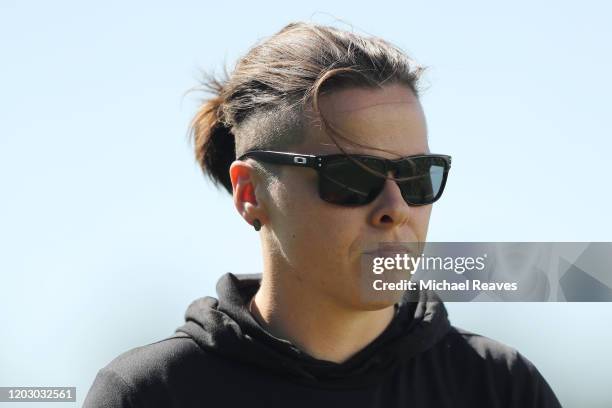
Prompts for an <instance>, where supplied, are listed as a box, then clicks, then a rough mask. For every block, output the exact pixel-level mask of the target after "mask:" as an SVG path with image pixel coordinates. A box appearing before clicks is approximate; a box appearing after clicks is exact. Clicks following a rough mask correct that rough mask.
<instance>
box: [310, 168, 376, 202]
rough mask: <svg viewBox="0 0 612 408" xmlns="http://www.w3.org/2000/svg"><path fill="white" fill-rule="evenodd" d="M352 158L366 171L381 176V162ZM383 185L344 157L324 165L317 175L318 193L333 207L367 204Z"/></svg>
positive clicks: (373, 175)
mask: <svg viewBox="0 0 612 408" xmlns="http://www.w3.org/2000/svg"><path fill="white" fill-rule="evenodd" d="M354 158H355V159H357V160H359V161H360V162H361V163H363V164H364V165H366V166H368V167H369V168H371V169H373V170H375V171H378V172H381V173H384V162H382V161H379V160H375V159H374V160H372V159H367V158H358V157H354ZM383 186H384V179H383V178H381V177H379V176H376V175H375V174H372V173H370V172H368V171H367V170H365V169H363V168H362V167H360V166H359V165H357V164H356V163H354V162H353V161H351V160H350V159H348V158H346V157H340V158H338V159H337V160H333V161H330V162H329V163H326V164H325V166H324V167H323V168H322V169H321V171H320V173H319V194H320V196H321V198H322V199H323V200H325V201H328V202H330V203H334V204H341V205H364V204H368V203H369V202H371V201H372V200H374V199H375V198H376V196H377V195H378V194H379V193H380V190H381V189H382V188H383Z"/></svg>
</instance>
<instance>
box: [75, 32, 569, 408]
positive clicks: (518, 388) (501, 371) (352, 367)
mask: <svg viewBox="0 0 612 408" xmlns="http://www.w3.org/2000/svg"><path fill="white" fill-rule="evenodd" d="M421 71H422V68H420V67H418V66H417V65H416V64H415V63H414V62H413V61H412V60H410V59H409V58H408V57H407V56H406V55H405V54H404V53H403V52H402V51H401V50H399V49H398V48H397V47H395V46H393V45H391V44H390V43H388V42H386V41H384V40H382V39H379V38H371V37H370V38H365V37H362V36H359V35H356V34H354V33H350V32H346V31H342V30H339V29H336V28H332V27H327V26H320V25H315V24H310V23H292V24H289V25H287V26H286V27H284V28H283V29H282V30H281V31H279V32H278V33H276V34H275V35H274V36H272V37H271V38H268V39H267V40H266V41H263V42H261V43H260V44H258V45H256V46H255V47H253V48H252V49H251V50H250V51H249V52H248V54H247V55H246V56H244V57H243V58H242V59H240V61H239V62H238V64H237V65H236V67H235V69H234V71H233V72H232V74H231V75H228V74H227V73H226V78H225V79H224V80H222V81H218V80H216V79H214V78H208V79H207V80H206V81H205V82H204V85H205V87H206V89H208V90H209V91H211V92H212V93H213V98H211V99H209V100H207V101H205V103H203V105H202V106H201V108H200V110H199V112H198V113H197V115H196V117H195V118H194V121H193V135H194V142H195V152H196V157H197V160H198V162H199V163H200V165H201V166H202V168H203V170H204V171H205V173H206V174H207V175H208V176H210V178H211V179H212V181H213V182H215V183H216V184H217V185H219V186H222V187H223V188H225V189H226V190H227V191H228V192H229V193H230V194H231V195H232V197H233V202H234V205H235V207H236V209H237V211H238V213H239V214H240V216H242V217H243V218H244V220H245V222H247V223H249V224H251V225H253V227H254V229H255V230H256V231H258V233H259V236H260V238H261V244H262V256H263V265H264V270H263V273H262V274H261V275H234V274H226V275H225V276H223V277H222V278H221V279H220V280H219V283H218V285H217V292H218V298H213V297H204V298H201V299H198V300H196V301H194V302H193V303H192V304H191V305H190V306H189V308H188V310H187V313H186V316H185V317H186V323H185V324H184V325H183V326H181V327H180V328H178V329H177V331H176V333H175V335H174V336H172V337H169V338H167V339H164V340H161V341H159V342H156V343H153V344H149V345H145V346H142V347H138V348H136V349H133V350H130V351H128V352H126V353H123V354H122V355H121V356H119V357H117V358H116V359H115V360H113V361H112V362H111V363H110V364H109V365H107V366H106V367H104V368H103V369H102V370H100V372H99V373H98V376H97V377H96V379H95V381H94V384H93V386H92V388H91V390H90V392H89V394H88V397H87V400H86V401H85V406H86V407H97V406H106V407H128V406H129V407H132V406H134V407H135V406H142V407H162V406H163V407H168V406H177V407H179V406H180V407H191V406H193V407H195V406H239V405H242V404H248V405H249V406H257V407H259V406H262V407H264V406H266V407H269V406H275V405H281V404H283V405H289V406H294V407H295V406H298V407H301V406H336V405H338V404H342V406H349V404H350V405H351V406H364V407H366V406H367V407H379V406H380V407H391V406H414V407H425V406H427V407H451V406H453V407H458V406H466V407H467V406H470V407H477V406H511V407H536V406H537V407H558V406H560V405H559V403H558V401H557V399H556V398H555V395H554V393H553V392H552V390H551V389H550V387H549V386H548V384H547V383H546V381H545V380H544V379H543V378H542V376H541V375H540V374H539V372H538V371H537V370H536V368H535V367H534V366H533V364H531V362H529V360H527V359H526V358H525V357H523V356H522V355H521V354H520V353H518V352H517V351H516V350H513V349H511V348H510V347H508V346H505V345H503V344H501V343H498V342H496V341H494V340H491V339H488V338H486V337H483V336H479V335H476V334H473V333H469V332H467V331H464V330H461V329H457V328H455V327H453V326H451V325H450V322H449V320H448V318H447V314H446V310H445V308H444V305H443V304H442V303H441V302H440V301H439V299H438V298H436V296H435V294H433V293H420V294H419V299H418V302H417V301H409V299H408V297H407V296H404V297H403V298H402V297H401V293H402V292H397V291H395V292H389V293H387V294H386V295H385V296H378V295H377V294H375V293H374V291H371V290H369V288H370V286H369V285H368V283H369V280H370V275H371V274H370V273H368V270H367V269H364V268H363V261H364V259H370V258H368V257H369V256H371V255H373V254H374V255H384V254H389V253H391V252H394V253H395V252H405V251H408V250H409V246H410V245H409V244H417V245H419V244H422V243H424V242H425V241H426V238H427V229H428V224H429V219H430V216H431V210H432V204H433V203H434V202H435V201H436V200H438V199H440V197H441V195H442V192H443V190H444V186H445V183H446V178H447V177H448V174H449V169H450V157H449V156H446V155H440V154H432V153H431V152H430V149H429V146H428V141H427V127H426V122H425V116H424V114H423V109H422V107H421V104H420V102H419V98H418V87H417V83H418V80H419V76H420V73H421ZM397 293H400V295H398V294H397Z"/></svg>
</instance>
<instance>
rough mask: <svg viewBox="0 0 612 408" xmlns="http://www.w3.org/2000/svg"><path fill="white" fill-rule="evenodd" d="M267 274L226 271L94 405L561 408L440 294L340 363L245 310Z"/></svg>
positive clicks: (404, 306)
mask: <svg viewBox="0 0 612 408" xmlns="http://www.w3.org/2000/svg"><path fill="white" fill-rule="evenodd" d="M260 278H261V275H260V274H257V275H233V274H231V273H228V274H226V275H224V276H223V277H221V279H220V280H219V282H218V284H217V293H218V300H217V299H215V298H213V297H204V298H200V299H197V300H195V301H194V302H193V303H192V304H191V305H190V306H189V308H188V309H187V312H186V314H185V320H186V322H185V324H184V325H183V326H181V327H179V328H178V329H177V330H176V332H175V334H174V335H173V336H171V337H169V338H166V339H163V340H160V341H158V342H155V343H151V344H148V345H145V346H141V347H137V348H134V349H132V350H129V351H127V352H125V353H123V354H121V355H120V356H118V357H117V358H115V359H114V360H113V361H111V362H110V363H109V364H108V365H107V366H106V367H104V368H102V369H101V370H100V371H99V372H98V374H97V376H96V378H95V380H94V383H93V385H92V387H91V389H90V390H89V393H88V395H87V397H86V400H85V402H84V405H83V406H84V407H85V408H91V407H112V408H115V407H117V408H118V407H141V408H155V407H185V408H186V407H238V406H248V407H253V408H255V407H276V406H287V407H317V408H322V407H339V406H350V407H516V408H519V407H520V408H529V407H560V406H561V405H560V404H559V402H558V400H557V398H556V397H555V395H554V393H553V391H552V390H551V388H550V387H549V385H548V384H547V382H546V381H545V380H544V378H543V377H542V376H541V375H540V373H539V372H538V370H537V369H536V368H535V367H534V365H533V364H532V363H531V362H530V361H529V360H527V358H525V357H524V356H523V355H521V354H520V353H518V352H517V351H516V350H514V349H512V348H510V347H508V346H506V345H503V344H501V343H499V342H496V341H494V340H491V339H489V338H487V337H484V336H480V335H478V334H474V333H470V332H468V331H465V330H461V329H459V328H456V327H453V326H451V325H450V322H449V320H448V317H447V313H446V309H445V307H444V304H443V303H442V302H441V301H440V300H439V298H438V297H437V296H436V295H435V293H434V292H421V293H419V301H418V302H410V301H408V300H407V299H406V298H404V299H403V300H402V301H401V302H399V303H398V304H397V305H396V314H395V317H394V319H393V320H392V322H391V323H390V324H389V325H388V326H387V328H386V329H385V330H384V332H383V333H382V334H381V335H379V336H378V337H377V338H376V339H375V340H374V341H373V342H371V343H370V344H369V345H367V346H366V347H365V348H363V349H362V350H361V351H359V352H358V353H357V354H355V355H354V356H352V357H351V358H349V359H348V360H347V361H345V362H343V363H334V362H330V361H325V360H318V359H316V358H314V357H312V356H310V355H308V354H306V353H304V352H303V351H301V350H300V349H298V348H297V347H295V346H294V345H292V344H291V343H290V342H289V341H287V340H283V339H279V338H277V337H274V336H272V335H271V334H269V333H268V332H266V330H264V329H263V328H262V327H261V326H260V325H259V324H258V323H257V321H256V320H255V319H254V318H253V316H252V315H251V314H250V313H249V311H248V307H247V305H248V302H249V300H250V299H251V297H252V296H253V295H254V294H255V292H256V291H257V289H258V287H259V282H260Z"/></svg>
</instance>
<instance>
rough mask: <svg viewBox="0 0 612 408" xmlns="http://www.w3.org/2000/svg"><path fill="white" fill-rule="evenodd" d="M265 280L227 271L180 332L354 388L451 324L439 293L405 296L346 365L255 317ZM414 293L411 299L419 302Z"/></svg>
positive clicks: (231, 353)
mask: <svg viewBox="0 0 612 408" xmlns="http://www.w3.org/2000/svg"><path fill="white" fill-rule="evenodd" d="M260 281H261V274H248V275H246V274H245V275H234V274H232V273H226V274H225V275H223V276H222V277H221V278H220V279H219V281H218V283H217V295H218V299H216V298H214V297H210V296H206V297H202V298H199V299H196V300H195V301H193V302H192V303H191V304H190V305H189V307H188V308H187V311H186V313H185V324H183V325H182V326H181V327H179V328H178V329H177V330H176V332H177V333H178V332H182V333H186V334H187V335H189V336H190V337H191V338H193V340H194V341H195V342H196V343H197V344H198V345H199V346H200V347H202V348H203V349H205V350H207V351H210V352H213V353H217V354H220V355H222V356H224V357H226V358H229V359H234V360H238V361H240V362H242V363H248V364H253V365H256V366H259V367H261V368H263V369H266V370H271V371H274V372H276V373H278V374H281V375H283V376H291V377H294V380H295V381H298V382H302V383H308V384H310V385H315V386H319V387H324V388H345V387H351V388H352V387H356V386H364V385H367V384H369V383H373V382H375V381H377V380H379V379H380V378H381V375H382V374H383V373H385V372H389V370H390V369H391V368H392V367H393V366H394V365H395V364H398V363H399V362H400V361H405V360H406V359H410V358H412V357H414V356H416V355H417V354H419V353H422V352H424V351H426V350H428V349H429V348H431V347H432V346H433V345H434V344H436V343H437V342H438V341H439V340H440V339H441V338H442V337H444V335H446V333H447V332H448V331H449V329H450V327H451V326H450V322H449V320H448V315H447V312H446V308H445V307H444V304H443V303H442V301H441V300H440V299H439V297H438V296H437V295H436V294H435V293H434V292H432V291H421V292H419V293H418V301H410V300H409V299H408V296H406V295H405V296H404V297H403V298H402V300H401V301H400V302H399V303H398V304H397V307H396V313H395V317H394V318H393V320H392V321H391V323H390V324H389V325H388V326H387V328H386V329H385V330H384V331H383V332H382V333H381V334H380V335H379V336H378V337H377V338H376V339H374V341H372V342H371V343H370V344H368V345H367V346H366V347H365V348H363V349H362V350H360V351H359V352H357V353H356V354H355V355H353V356H352V357H350V358H349V359H348V360H346V361H344V362H342V363H335V362H332V361H326V360H320V359H316V358H314V357H312V356H310V355H309V354H307V353H305V352H303V351H302V350H300V349H299V348H297V347H296V346H295V345H293V344H292V343H291V342H289V341H287V340H284V339H280V338H277V337H274V336H273V335H271V334H270V333H268V332H267V331H266V330H265V329H264V328H262V327H261V325H260V324H259V323H258V322H257V320H255V318H254V317H253V316H252V315H251V313H250V312H249V310H248V304H249V302H250V300H251V298H252V297H253V296H254V295H255V293H256V292H257V290H258V288H259V284H260ZM407 293H408V292H406V294H407ZM414 295H415V294H414V292H412V294H411V295H410V298H411V299H415V300H416V299H417V297H415V296H414Z"/></svg>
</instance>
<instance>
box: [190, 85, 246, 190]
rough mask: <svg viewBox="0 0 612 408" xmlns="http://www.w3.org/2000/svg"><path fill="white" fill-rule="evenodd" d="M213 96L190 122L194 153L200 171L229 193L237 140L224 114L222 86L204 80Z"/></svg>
mask: <svg viewBox="0 0 612 408" xmlns="http://www.w3.org/2000/svg"><path fill="white" fill-rule="evenodd" d="M203 87H205V88H207V89H208V91H209V92H211V93H212V94H213V95H214V97H213V98H211V99H208V100H207V101H205V102H204V103H203V104H202V106H201V107H200V109H199V110H198V112H197V114H196V115H195V117H194V118H193V121H192V122H191V135H192V138H193V143H194V148H195V156H196V160H197V162H198V164H199V165H200V167H201V168H202V171H203V172H204V173H205V174H206V175H208V177H209V178H210V179H211V180H212V182H213V184H214V185H215V186H217V187H219V186H222V187H224V188H225V189H226V190H227V191H228V192H229V193H230V194H232V182H231V180H230V176H229V167H230V165H231V164H232V162H233V161H234V160H236V142H235V138H234V134H233V133H232V132H231V127H230V125H228V124H227V123H226V121H225V120H224V115H223V102H224V99H225V98H224V95H223V85H222V84H221V83H220V82H219V81H217V80H216V79H214V78H212V79H209V80H208V81H207V82H204V83H203Z"/></svg>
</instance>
